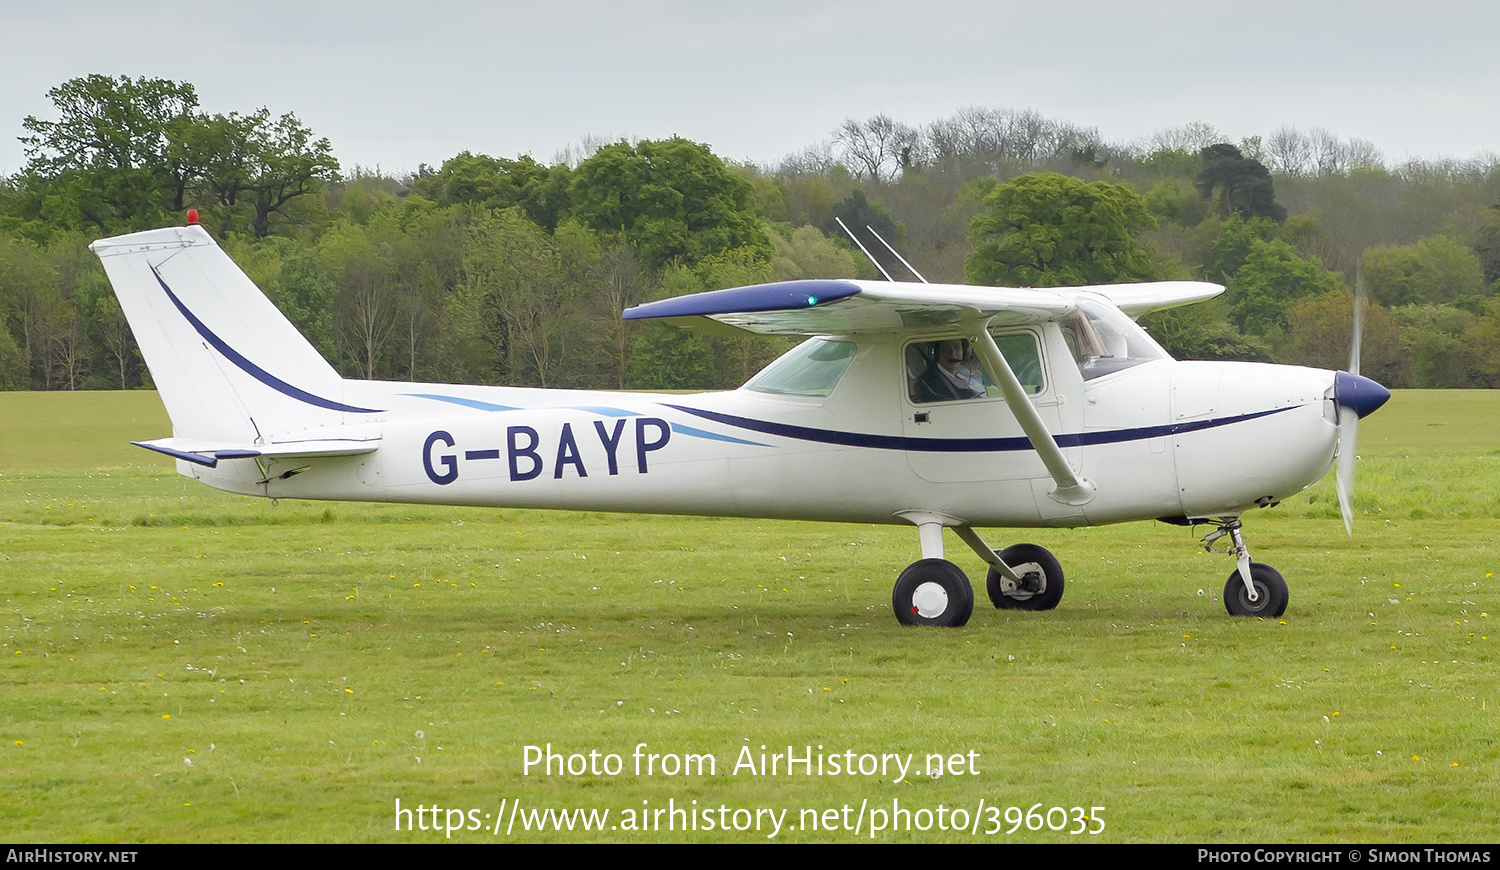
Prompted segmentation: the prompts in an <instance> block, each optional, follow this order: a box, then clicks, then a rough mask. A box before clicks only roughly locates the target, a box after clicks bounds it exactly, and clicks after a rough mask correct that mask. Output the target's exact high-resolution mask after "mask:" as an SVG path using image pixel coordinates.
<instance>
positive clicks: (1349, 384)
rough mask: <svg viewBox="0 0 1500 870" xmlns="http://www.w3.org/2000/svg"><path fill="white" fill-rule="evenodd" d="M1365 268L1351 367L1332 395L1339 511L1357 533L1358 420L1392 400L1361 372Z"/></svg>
mask: <svg viewBox="0 0 1500 870" xmlns="http://www.w3.org/2000/svg"><path fill="white" fill-rule="evenodd" d="M1365 305H1366V297H1365V276H1364V270H1363V269H1361V268H1360V267H1358V266H1356V267H1355V271H1354V336H1353V340H1352V341H1350V343H1349V370H1348V371H1347V372H1339V373H1338V374H1336V375H1334V377H1333V397H1334V401H1335V402H1336V403H1337V405H1338V427H1339V468H1338V475H1337V477H1336V478H1335V482H1336V483H1337V486H1338V492H1339V512H1340V513H1342V514H1343V515H1344V531H1345V532H1347V533H1348V534H1349V535H1351V536H1352V535H1353V534H1354V453H1355V449H1356V447H1357V446H1358V444H1359V419H1360V418H1361V417H1363V416H1365V415H1366V414H1371V413H1374V412H1375V411H1376V410H1377V409H1378V408H1379V407H1380V406H1381V405H1384V404H1385V403H1386V400H1388V399H1390V397H1391V393H1390V391H1389V390H1387V389H1386V388H1385V387H1382V386H1381V385H1380V384H1377V383H1375V382H1374V381H1372V380H1370V379H1369V378H1365V377H1360V374H1359V345H1360V342H1361V340H1362V338H1363V332H1364V320H1365Z"/></svg>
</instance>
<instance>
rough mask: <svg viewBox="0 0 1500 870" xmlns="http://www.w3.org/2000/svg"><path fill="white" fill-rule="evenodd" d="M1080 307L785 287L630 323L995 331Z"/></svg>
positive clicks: (705, 328) (650, 307)
mask: <svg viewBox="0 0 1500 870" xmlns="http://www.w3.org/2000/svg"><path fill="white" fill-rule="evenodd" d="M1074 307H1075V306H1074V304H1073V302H1072V301H1070V300H1069V299H1067V298H1066V297H1065V296H1063V295H1062V294H1060V293H1057V292H1053V291H1051V290H1025V289H1014V288H1006V287H970V286H967V285H963V284H910V283H904V282H888V281H853V280H849V281H844V280H823V279H815V280H804V281H779V282H777V283H775V284H756V285H752V286H750V287H734V288H731V289H729V290H714V291H711V292H708V293H694V294H691V295H688V296H678V297H675V298H672V299H662V300H659V301H657V302H648V303H646V304H644V305H637V306H635V307H634V308H630V309H628V310H626V311H625V313H624V315H623V316H624V318H625V319H626V320H651V319H659V320H664V321H666V322H667V323H670V324H672V325H674V326H680V327H683V328H685V329H693V330H696V331H700V332H708V333H710V334H716V333H717V334H723V332H724V329H723V327H726V326H727V327H733V328H735V329H739V330H744V331H745V332H753V333H759V334H763V335H854V334H857V333H861V332H895V331H900V330H903V329H925V328H930V327H933V326H941V325H943V324H947V323H958V322H959V321H961V320H972V319H974V318H976V317H978V318H980V319H982V320H989V321H991V322H992V323H993V324H994V325H996V326H1015V325H1020V324H1024V323H1037V322H1040V321H1044V320H1052V319H1054V318H1057V317H1062V316H1063V315H1065V314H1068V313H1070V312H1072V311H1073V309H1074Z"/></svg>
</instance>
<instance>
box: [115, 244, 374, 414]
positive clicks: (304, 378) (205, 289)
mask: <svg viewBox="0 0 1500 870" xmlns="http://www.w3.org/2000/svg"><path fill="white" fill-rule="evenodd" d="M90 247H91V248H92V250H93V251H94V253H95V254H97V255H98V256H99V259H100V261H101V262H102V263H103V264H104V271H105V273H106V274H107V275H108V276H109V281H110V284H111V285H113V286H114V290H115V295H116V296H118V297H119V299H120V308H121V309H123V310H124V312H125V317H126V318H127V319H128V320H129V321H130V328H131V330H132V331H133V332H134V333H135V340H136V343H137V344H138V345H140V348H141V354H142V355H143V356H144V357H145V360H146V365H147V366H148V367H149V368H150V369H151V377H152V379H153V380H154V381H155V382H156V387H157V389H158V390H159V391H160V393H161V399H162V403H163V404H164V405H166V408H167V414H168V415H169V416H170V417H171V418H172V428H173V434H174V435H175V436H176V437H179V438H191V439H202V440H205V441H224V442H242V443H243V442H260V441H266V440H269V439H271V438H273V437H277V436H283V435H288V434H291V433H296V432H300V431H304V430H308V429H315V428H319V427H322V426H331V425H339V424H341V423H344V422H346V421H347V422H355V421H356V420H368V419H370V417H371V415H373V414H376V413H379V412H378V411H376V410H375V409H372V408H362V407H355V406H351V405H348V404H346V403H345V402H344V401H343V398H344V381H343V379H342V378H341V377H339V374H338V372H336V371H334V370H333V367H332V366H330V365H329V364H328V362H327V360H325V359H323V357H322V356H320V355H319V354H318V352H317V351H316V350H315V349H314V348H313V346H312V345H311V344H309V343H308V341H307V339H305V338H303V337H302V334H301V333H299V332H298V331H297V328H296V327H294V326H292V324H291V322H290V321H288V320H287V319H286V317H285V316H283V315H282V313H281V312H280V311H279V310H278V309H277V308H276V306H275V305H274V304H272V303H271V300H269V299H267V298H266V296H265V294H263V293H261V292H260V289H259V288H257V287H256V286H255V284H254V283H253V282H252V281H251V280H250V278H249V277H248V276H246V275H245V273H244V272H242V271H241V270H240V268H239V267H238V266H236V265H235V264H234V261H233V260H231V259H229V255H227V254H225V253H224V251H223V250H222V249H221V248H220V247H219V246H218V245H217V244H215V243H214V241H213V239H212V238H211V237H210V236H209V235H208V233H207V232H205V231H204V230H203V228H202V227H200V226H197V225H191V226H186V227H171V228H168V229H161V230H151V231H148V232H143V233H133V234H131V235H128V236H118V237H116V238H112V239H100V240H99V241H97V242H94V244H93V245H91V246H90Z"/></svg>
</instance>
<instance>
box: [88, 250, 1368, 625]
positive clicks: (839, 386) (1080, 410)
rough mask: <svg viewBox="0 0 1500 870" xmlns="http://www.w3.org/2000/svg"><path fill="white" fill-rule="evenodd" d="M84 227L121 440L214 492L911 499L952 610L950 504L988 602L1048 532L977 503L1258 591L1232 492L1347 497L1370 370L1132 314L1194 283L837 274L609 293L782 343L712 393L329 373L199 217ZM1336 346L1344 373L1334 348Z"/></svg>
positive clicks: (920, 568)
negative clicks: (1173, 350)
mask: <svg viewBox="0 0 1500 870" xmlns="http://www.w3.org/2000/svg"><path fill="white" fill-rule="evenodd" d="M93 250H94V252H95V253H96V254H98V256H99V257H100V259H101V260H102V262H103V264H104V268H105V271H106V272H107V274H108V275H109V280H110V282H111V283H112V284H113V285H114V289H115V292H116V294H117V295H118V296H119V299H120V305H121V307H122V308H123V309H124V312H125V315H126V317H127V318H128V319H129V321H130V325H131V328H132V329H133V330H134V332H135V337H136V340H137V342H138V344H139V346H140V349H141V353H142V354H143V355H144V357H145V360H146V363H147V365H148V366H149V367H150V370H151V375H152V378H153V379H154V380H155V382H156V385H157V388H158V389H159V391H160V394H161V398H162V402H163V403H164V404H165V405H166V409H167V412H168V414H169V415H170V417H171V420H172V430H173V434H172V437H170V438H162V439H159V440H156V441H145V442H136V443H138V444H140V446H142V447H146V448H149V449H151V450H155V451H157V452H160V453H164V454H166V455H168V456H172V457H175V458H176V459H177V469H178V471H179V473H181V474H184V475H187V476H189V477H192V478H195V479H197V480H200V481H202V482H204V483H206V484H208V485H210V486H213V487H216V488H218V489H222V490H226V491H229V492H237V493H244V494H247V495H256V496H263V497H267V498H308V499H342V500H350V501H385V502H412V503H427V504H452V505H493V506H497V507H501V506H503V507H535V508H570V509H580V510H598V511H633V512H643V513H669V514H670V513H675V514H707V515H720V516H739V517H766V518H789V519H805V520H832V521H846V522H860V523H897V524H899V523H910V524H912V525H914V526H916V527H917V529H918V537H919V540H920V543H921V553H922V558H921V559H920V560H918V561H916V562H914V563H912V565H911V566H910V567H908V568H907V569H906V570H905V571H903V572H902V573H901V575H900V577H899V578H898V579H897V580H896V584H895V590H894V592H893V595H892V601H893V606H894V609H895V613H896V618H897V619H898V620H900V621H901V622H903V623H907V624H916V625H945V626H959V625H963V624H964V623H965V622H967V621H968V619H969V616H970V614H971V612H972V610H973V605H974V593H973V589H972V587H971V586H970V583H969V580H968V578H967V577H966V576H965V574H964V572H963V571H962V570H961V569H960V568H959V567H958V566H957V565H955V564H954V563H952V562H950V561H947V560H945V559H944V558H943V552H944V551H943V529H945V528H949V529H952V530H953V531H954V532H955V533H956V534H957V536H958V538H959V539H960V540H962V541H963V542H964V543H965V544H967V545H968V546H969V547H970V548H972V549H973V550H974V552H975V553H977V554H978V556H979V558H980V559H981V560H983V561H984V562H985V563H986V564H987V565H988V576H987V580H986V587H987V592H988V594H989V598H990V600H991V602H992V603H993V604H994V605H995V606H996V607H1001V608H1015V609H1021V610H1046V609H1050V608H1053V607H1056V606H1057V604H1058V601H1059V599H1061V597H1062V593H1063V572H1062V568H1061V567H1060V566H1059V564H1058V562H1057V560H1056V559H1055V558H1054V557H1053V556H1052V554H1051V553H1049V552H1048V551H1046V550H1044V549H1042V548H1041V547H1039V546H1035V545H1032V544H1015V545H1013V546H1010V547H1008V548H1005V549H1001V550H994V549H992V548H991V547H990V545H989V544H987V543H985V542H984V541H983V540H982V539H981V538H980V536H979V533H978V531H977V530H978V529H980V528H987V527H1002V528H1019V527H1049V526H1087V525H1097V524H1102V523H1116V522H1124V521H1128V520H1141V519H1164V520H1167V521H1169V522H1175V523H1182V524H1198V523H1206V524H1210V525H1212V526H1213V527H1214V530H1213V531H1212V532H1211V533H1210V534H1208V536H1207V537H1206V538H1205V544H1206V545H1211V544H1212V543H1213V542H1214V541H1215V540H1217V539H1219V538H1222V537H1224V536H1227V537H1228V538H1229V546H1228V549H1227V550H1226V552H1231V553H1233V554H1234V556H1235V558H1236V561H1237V567H1236V569H1235V570H1234V571H1233V572H1232V573H1231V574H1230V575H1229V579H1228V581H1227V582H1226V584H1225V588H1224V603H1225V605H1226V607H1227V608H1228V610H1229V612H1230V613H1232V614H1237V615H1246V616H1278V615H1280V614H1281V613H1282V612H1283V611H1284V610H1285V608H1286V606H1287V587H1286V583H1285V581H1284V580H1283V579H1282V577H1281V575H1280V574H1278V573H1277V572H1276V571H1275V570H1274V569H1272V568H1270V567H1269V566H1266V565H1263V564H1260V563H1256V562H1252V561H1251V560H1250V555H1249V552H1248V550H1247V549H1246V547H1245V543H1244V539H1243V537H1242V535H1241V526H1240V520H1239V517H1240V515H1241V514H1242V513H1243V512H1244V511H1246V510H1248V509H1250V508H1252V507H1265V506H1267V505H1271V504H1275V503H1276V502H1277V501H1278V500H1279V499H1281V498H1283V497H1285V496H1287V495H1290V494H1292V493H1296V492H1298V491H1300V490H1302V489H1303V488H1305V487H1307V486H1308V485H1310V484H1312V483H1313V482H1315V481H1317V480H1318V479H1320V478H1321V477H1322V476H1323V475H1324V474H1325V473H1326V472H1327V471H1328V469H1329V467H1330V466H1331V465H1332V464H1333V462H1334V460H1335V457H1337V458H1338V459H1339V466H1340V470H1339V483H1340V486H1339V495H1340V502H1341V504H1342V506H1343V510H1344V517H1345V522H1346V524H1347V523H1348V521H1349V517H1350V513H1351V510H1350V504H1349V502H1350V498H1351V490H1352V478H1353V458H1354V441H1355V433H1356V428H1357V426H1358V421H1359V418H1360V417H1362V416H1364V415H1366V414H1369V413H1370V412H1372V411H1374V410H1375V409H1377V408H1379V407H1380V405H1381V404H1383V403H1384V402H1385V401H1386V399H1387V398H1389V395H1390V394H1389V393H1388V392H1386V390H1385V389H1384V388H1383V387H1381V386H1380V385H1379V384H1376V383H1375V382H1374V381H1371V380H1368V379H1366V378H1362V377H1359V376H1358V374H1351V373H1347V372H1337V373H1335V372H1330V371H1320V370H1314V369H1306V368H1294V367H1289V366H1278V365H1265V364H1249V363H1225V362H1176V361H1174V360H1172V359H1171V358H1170V357H1169V356H1168V355H1167V354H1166V353H1165V352H1164V351H1163V350H1162V349H1161V348H1160V347H1159V346H1158V345H1157V344H1156V342H1154V341H1152V340H1151V338H1150V337H1149V336H1148V335H1147V334H1146V333H1145V331H1143V330H1142V329H1141V328H1140V327H1139V326H1137V325H1136V324H1135V322H1134V321H1133V320H1132V317H1135V316H1139V315H1141V314H1143V313H1146V312H1149V311H1155V310H1158V309H1163V308H1168V307H1172V306H1176V305H1184V304H1187V303H1191V302H1196V301H1200V300H1203V299H1208V298H1210V297H1212V296H1215V295H1217V294H1219V293H1221V292H1223V288H1222V287H1219V286H1217V285H1212V284H1202V283H1195V282H1164V283H1152V284H1134V285H1112V286H1097V287H1076V288H1068V289H1047V290H1035V289H1012V288H999V287H972V286H957V285H939V284H925V283H923V284H912V283H898V282H876V281H855V280H804V281H789V282H781V283H775V284H766V285H759V286H752V287H737V288H733V289H728V290H718V291H713V292H707V293H699V294H695V295H691V296H682V297H677V298H673V299H666V300H662V301H659V302H652V303H649V304H646V305H641V306H638V307H636V308H632V309H630V310H628V311H626V312H625V313H624V317H625V318H626V319H628V320H645V319H650V318H660V319H664V320H665V321H667V322H670V323H674V324H677V325H680V326H686V327H689V328H699V329H706V330H711V331H712V330H719V331H723V330H729V331H732V332H736V334H744V332H749V333H763V334H778V335H801V336H808V339H807V340H806V341H805V342H804V343H802V344H801V345H799V346H798V347H796V348H795V349H794V350H792V351H790V352H788V353H787V354H786V355H784V356H782V357H781V358H780V359H778V360H777V361H776V362H774V363H772V364H771V365H770V366H769V367H767V368H766V369H765V370H763V371H762V372H760V373H759V374H758V375H756V376H755V377H753V378H751V379H750V380H749V381H748V382H747V383H746V384H745V385H744V386H743V387H741V388H740V389H738V390H733V391H730V392H714V393H702V394H696V395H665V394H651V393H618V392H615V393H606V392H583V391H563V390H545V389H527V388H515V387H485V386H450V385H436V384H413V383H396V382H383V381H357V380H347V379H345V378H342V377H340V376H339V375H338V373H337V372H335V371H334V369H333V368H332V367H331V366H330V365H329V364H328V362H327V361H325V360H324V359H323V358H322V357H321V356H319V355H318V353H317V351H316V350H314V349H313V347H312V345H310V344H309V343H308V342H307V341H306V340H305V339H304V338H303V337H302V336H301V335H300V334H299V333H298V332H297V330H296V329H295V328H294V327H293V326H292V324H291V323H290V322H288V321H287V319H286V318H285V317H283V316H282V314H281V313H280V312H279V311H278V310H277V309H276V307H275V306H274V305H273V304H272V303H271V302H270V301H269V300H268V299H267V298H266V297H265V296H264V295H263V294H262V293H261V292H260V291H259V290H258V289H257V288H256V287H255V285H254V284H253V283H252V282H251V281H250V279H249V278H248V277H247V276H246V275H245V274H244V273H243V272H242V271H240V269H239V268H238V267H236V266H235V264H234V263H233V262H232V261H231V260H230V258H229V257H228V256H227V255H226V254H225V253H224V252H223V251H222V250H220V248H219V247H218V246H217V245H216V244H215V243H214V242H213V240H212V238H211V237H210V236H209V235H208V233H206V232H205V231H204V230H203V229H202V228H201V227H199V226H197V225H195V224H189V225H188V226H185V227H175V228H169V229H161V230H153V231H149V232H142V233H135V234H132V235H127V236H120V237H118V238H111V239H102V240H100V241H97V242H95V243H94V244H93ZM1357 368H1358V366H1357V363H1356V364H1353V365H1351V369H1354V370H1356V371H1357Z"/></svg>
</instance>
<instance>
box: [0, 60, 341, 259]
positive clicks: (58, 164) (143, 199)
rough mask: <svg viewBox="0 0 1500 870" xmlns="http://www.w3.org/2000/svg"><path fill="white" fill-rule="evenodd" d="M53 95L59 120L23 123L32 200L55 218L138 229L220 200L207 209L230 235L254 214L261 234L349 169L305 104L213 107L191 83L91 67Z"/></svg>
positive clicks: (73, 225)
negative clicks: (215, 210)
mask: <svg viewBox="0 0 1500 870" xmlns="http://www.w3.org/2000/svg"><path fill="white" fill-rule="evenodd" d="M47 96H48V98H49V99H51V100H52V103H53V105H54V106H55V107H56V108H57V112H58V116H59V118H58V120H56V121H43V120H39V119H37V118H36V117H34V116H29V117H27V118H26V120H25V121H24V122H23V126H24V127H25V129H26V131H27V133H28V135H26V136H23V137H22V139H21V141H22V143H23V144H25V146H26V154H27V156H28V158H30V159H29V162H28V163H27V165H26V170H25V173H24V182H23V186H24V187H25V192H24V194H23V199H24V200H25V203H24V205H23V211H24V212H25V213H26V215H27V216H28V217H30V218H32V219H34V220H40V221H42V222H44V223H47V224H51V225H53V226H57V225H61V226H63V227H66V228H69V229H85V228H88V229H92V230H94V231H97V232H103V233H115V232H128V231H130V230H135V229H143V228H146V227H150V226H156V225H160V224H161V223H163V222H165V220H166V216H167V214H168V213H178V212H181V210H182V209H183V207H184V206H185V205H188V204H191V203H196V204H198V205H200V206H209V205H212V204H214V203H217V204H218V205H219V206H221V207H222V213H221V214H218V215H212V214H206V215H205V216H204V217H205V218H208V219H209V220H211V221H216V222H217V224H218V225H219V227H220V235H221V237H223V236H227V234H228V231H229V229H230V226H231V224H232V223H233V222H242V223H243V225H244V226H246V227H247V228H248V229H249V230H250V231H251V232H253V233H254V234H255V236H256V237H257V238H261V237H264V236H265V235H266V234H268V233H269V232H270V229H271V216H272V215H273V214H276V213H278V212H279V211H280V210H281V209H282V208H283V207H285V206H286V205H287V204H288V203H289V202H291V201H292V200H294V199H295V198H297V197H301V196H303V195H305V194H308V193H311V192H312V191H313V190H315V189H317V186H318V184H319V183H320V182H321V181H325V180H330V179H334V178H336V177H337V175H338V161H337V160H335V159H334V157H333V151H332V146H331V145H330V144H329V142H328V140H327V139H317V138H314V136H313V133H312V131H311V130H309V129H308V128H306V127H305V126H303V125H302V124H301V122H299V121H298V120H297V118H296V116H295V115H291V114H286V115H282V116H281V117H280V118H278V119H275V120H272V118H271V114H270V112H269V111H267V110H266V109H260V110H258V111H256V112H253V113H251V114H249V115H240V114H238V113H233V112H232V113H230V114H228V115H205V114H202V113H199V112H198V111H197V107H198V96H197V93H196V91H194V89H193V86H192V85H190V84H188V83H186V82H172V81H167V80H166V79H147V78H140V79H131V78H130V77H129V76H122V77H120V78H118V79H115V78H111V77H109V76H100V75H91V76H86V77H83V78H77V79H72V80H70V81H68V82H64V83H63V84H61V85H59V86H57V87H55V88H53V89H52V90H50V91H48V92H47ZM241 206H243V208H241ZM241 212H243V214H241ZM206 222H208V221H206Z"/></svg>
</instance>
